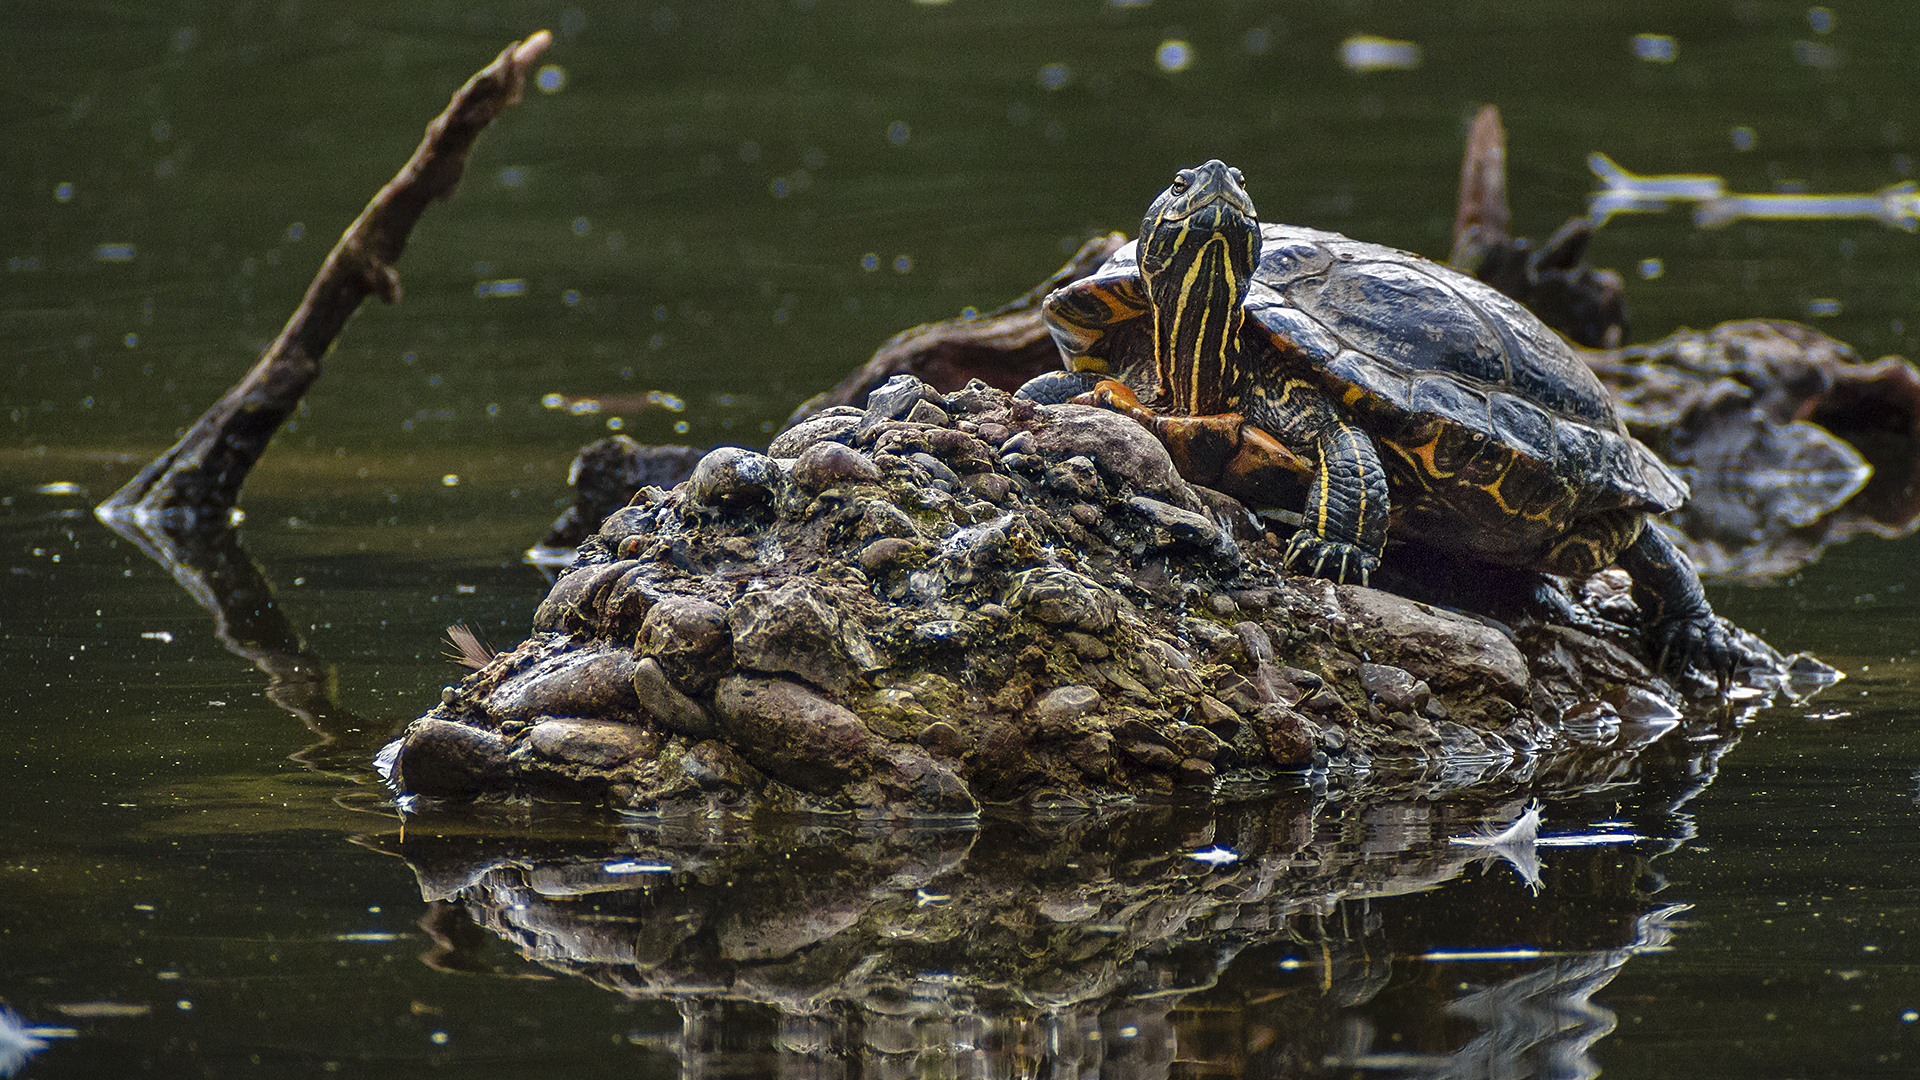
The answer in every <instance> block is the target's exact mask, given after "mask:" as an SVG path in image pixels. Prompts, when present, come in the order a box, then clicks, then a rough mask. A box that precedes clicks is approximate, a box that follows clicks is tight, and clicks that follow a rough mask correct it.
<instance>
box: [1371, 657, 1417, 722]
mask: <svg viewBox="0 0 1920 1080" xmlns="http://www.w3.org/2000/svg"><path fill="white" fill-rule="evenodd" d="M1360 686H1361V688H1362V689H1364V690H1365V691H1366V692H1367V694H1368V696H1370V697H1372V698H1373V700H1374V701H1376V702H1378V703H1379V705H1380V707H1381V708H1383V709H1387V710H1389V711H1395V712H1419V711H1420V710H1421V709H1424V708H1426V707H1427V701H1428V699H1429V698H1431V697H1432V696H1433V695H1432V692H1431V691H1430V690H1428V688H1427V684H1426V683H1423V682H1421V681H1420V680H1418V679H1416V678H1414V677H1413V675H1412V673H1411V672H1408V671H1407V670H1405V669H1404V668H1397V667H1393V666H1391V665H1388V664H1361V665H1360Z"/></svg>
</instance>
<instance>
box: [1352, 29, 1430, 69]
mask: <svg viewBox="0 0 1920 1080" xmlns="http://www.w3.org/2000/svg"><path fill="white" fill-rule="evenodd" d="M1340 63H1341V64H1342V65H1343V66H1344V67H1346V69H1347V70H1348V71H1354V72H1358V73H1360V74H1362V75H1364V74H1366V73H1368V72H1370V71H1409V70H1412V69H1413V68H1417V67H1419V66H1420V46H1418V45H1416V44H1414V43H1413V42H1411V41H1395V40H1394V39H1392V38H1383V37H1379V36H1377V35H1374V34H1355V35H1353V36H1352V37H1350V38H1348V39H1347V40H1345V41H1343V42H1341V43H1340Z"/></svg>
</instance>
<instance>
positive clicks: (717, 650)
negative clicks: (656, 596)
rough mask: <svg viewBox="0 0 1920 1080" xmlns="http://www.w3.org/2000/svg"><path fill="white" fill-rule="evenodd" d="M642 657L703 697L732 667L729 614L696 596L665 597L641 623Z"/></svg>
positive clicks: (638, 644)
mask: <svg viewBox="0 0 1920 1080" xmlns="http://www.w3.org/2000/svg"><path fill="white" fill-rule="evenodd" d="M635 647H636V648H637V649H639V651H640V655H642V656H645V657H649V658H651V659H652V660H654V661H655V662H656V663H658V665H659V666H660V668H661V670H662V671H664V672H665V673H666V675H667V677H669V678H671V679H673V680H674V681H675V682H676V683H678V684H679V685H680V686H683V687H685V688H686V689H687V690H689V691H691V692H692V693H696V694H698V693H704V692H705V691H706V690H708V689H710V688H711V687H712V686H713V683H714V680H716V679H718V678H719V673H720V672H722V671H724V670H726V669H727V668H728V667H730V666H731V665H732V664H733V631H732V629H731V628H730V627H729V626H728V625H727V610H726V609H725V608H723V607H721V606H720V605H719V604H716V603H714V602H712V601H711V600H703V599H701V598H699V597H697V596H669V597H663V598H662V599H661V600H660V602H659V603H657V604H655V605H654V606H653V608H652V609H651V610H650V611H648V612H647V617H646V619H644V620H643V621H642V622H641V623H640V633H639V637H638V639H637V640H636V641H635Z"/></svg>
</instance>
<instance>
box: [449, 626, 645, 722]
mask: <svg viewBox="0 0 1920 1080" xmlns="http://www.w3.org/2000/svg"><path fill="white" fill-rule="evenodd" d="M634 663H635V658H634V656H633V653H632V652H631V651H630V650H628V649H623V648H613V647H608V646H606V645H599V646H595V647H592V648H585V649H553V650H551V651H549V652H547V654H546V655H543V656H540V657H539V658H538V659H537V660H536V661H535V662H534V663H533V664H531V665H529V666H528V667H527V668H526V669H524V670H522V671H520V672H518V673H516V677H515V678H513V679H511V680H508V681H505V682H503V683H501V684H500V685H498V686H496V687H494V688H493V689H492V690H490V691H489V692H487V693H486V694H485V696H484V697H483V699H482V700H483V704H484V708H485V709H486V711H487V713H488V715H490V716H492V717H494V718H495V719H496V721H498V722H499V723H511V722H514V721H531V720H534V719H536V718H539V717H547V716H563V717H588V718H603V719H622V720H638V719H639V718H640V699H639V697H638V695H636V694H635V693H634V689H633V669H634Z"/></svg>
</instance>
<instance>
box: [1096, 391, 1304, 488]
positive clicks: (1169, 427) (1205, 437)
mask: <svg viewBox="0 0 1920 1080" xmlns="http://www.w3.org/2000/svg"><path fill="white" fill-rule="evenodd" d="M1073 400H1074V401H1075V402H1076V403H1077V404H1081V405H1095V406H1098V407H1100V408H1103V409H1111V410H1113V411H1114V412H1117V413H1121V414H1123V415H1126V416H1130V417H1132V418H1133V419H1134V420H1135V421H1137V422H1138V423H1139V424H1140V426H1142V427H1144V428H1146V429H1147V430H1148V431H1151V432H1153V434H1154V437H1155V438H1157V439H1159V440H1160V444H1161V445H1162V446H1165V447H1166V448H1167V456H1168V457H1171V458H1172V459H1173V467H1174V468H1175V469H1176V470H1178V471H1179V473H1180V475H1181V476H1182V477H1185V478H1186V480H1187V482H1188V483H1193V484H1199V485H1201V486H1203V487H1210V488H1212V489H1214V490H1215V491H1221V492H1225V493H1226V494H1228V495H1231V496H1233V497H1234V498H1236V499H1239V500H1240V501H1241V502H1243V503H1246V504H1248V505H1250V506H1254V507H1267V506H1274V505H1277V504H1278V500H1277V499H1276V496H1278V495H1280V494H1282V493H1284V492H1287V491H1297V490H1298V489H1299V488H1300V486H1301V485H1302V484H1303V483H1305V482H1306V481H1307V479H1308V478H1309V477H1311V476H1312V475H1313V469H1312V466H1311V465H1309V464H1308V463H1307V462H1306V461H1303V460H1302V459H1301V458H1300V457H1299V456H1298V455H1296V454H1295V453H1294V452H1293V451H1291V450H1289V449H1287V448H1286V447H1284V446H1282V445H1280V443H1279V442H1278V441H1277V440H1275V439H1274V437H1273V436H1271V435H1269V434H1267V433H1266V432H1264V431H1262V430H1260V429H1259V428H1257V427H1255V426H1254V425H1252V424H1251V423H1248V422H1247V419H1246V418H1245V417H1243V416H1241V415H1240V414H1239V413H1219V414H1216V415H1213V416H1167V415H1165V414H1163V413H1157V412H1154V411H1153V410H1152V409H1150V408H1148V407H1147V406H1146V405H1145V404H1143V403H1142V402H1141V401H1140V398H1139V397H1138V396H1136V395H1135V394H1134V392H1133V389H1132V388H1131V387H1129V386H1127V385H1126V384H1125V383H1122V382H1118V381H1116V380H1113V379H1106V380H1103V381H1101V382H1100V383H1098V384H1097V385H1095V386H1094V388H1093V389H1092V390H1090V391H1088V392H1087V393H1084V394H1081V395H1080V396H1078V397H1076V398H1074V399H1073Z"/></svg>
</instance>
